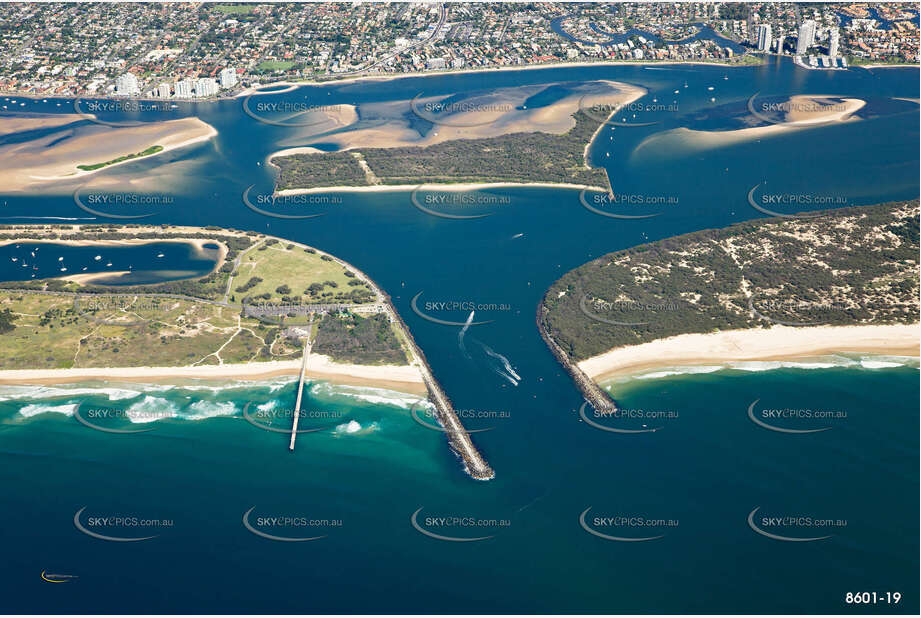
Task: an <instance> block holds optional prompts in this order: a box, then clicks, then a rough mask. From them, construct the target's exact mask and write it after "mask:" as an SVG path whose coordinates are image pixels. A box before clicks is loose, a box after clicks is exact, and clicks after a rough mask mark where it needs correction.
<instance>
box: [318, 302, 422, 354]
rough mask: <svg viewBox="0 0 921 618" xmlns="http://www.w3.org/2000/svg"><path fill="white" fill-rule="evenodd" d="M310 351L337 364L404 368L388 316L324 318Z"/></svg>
mask: <svg viewBox="0 0 921 618" xmlns="http://www.w3.org/2000/svg"><path fill="white" fill-rule="evenodd" d="M313 350H314V351H315V352H317V353H318V354H326V355H329V356H331V357H332V358H334V359H336V360H337V361H339V362H347V363H357V364H362V365H375V364H381V365H405V364H406V363H407V360H406V354H405V352H404V351H403V349H402V347H401V346H400V341H399V339H397V336H396V334H395V333H394V331H393V328H392V327H391V325H390V321H389V320H388V319H387V316H385V315H382V314H375V315H372V316H370V317H367V318H363V317H360V316H357V315H355V314H351V313H338V314H332V313H331V314H326V315H324V316H323V317H322V318H321V319H320V322H319V324H318V326H317V335H316V341H315V342H314V345H313Z"/></svg>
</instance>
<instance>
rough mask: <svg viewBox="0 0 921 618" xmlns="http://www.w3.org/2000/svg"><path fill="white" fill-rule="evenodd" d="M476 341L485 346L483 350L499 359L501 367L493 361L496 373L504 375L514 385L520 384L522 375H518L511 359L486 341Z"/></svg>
mask: <svg viewBox="0 0 921 618" xmlns="http://www.w3.org/2000/svg"><path fill="white" fill-rule="evenodd" d="M474 341H476V342H477V343H478V344H479V345H480V346H481V347H482V348H483V351H484V352H486V354H488V355H489V356H490V357H491V358H494V359H496V360H497V361H499V364H500V365H501V368H500V367H499V366H497V365H496V364H495V363H493V366H492V370H493V371H495V372H496V374H498V375H499V376H500V377H503V378H505V379H506V380H508V381H509V382H511V383H512V385H513V386H518V383H519V382H520V381H521V376H520V375H518V373H517V372H516V371H515V368H514V367H512V364H511V363H510V362H509V360H508V359H507V358H506V357H504V356H503V355H501V354H499V353H498V352H496V351H495V350H493V349H492V348H491V347H489V346H488V345H486V344H485V343H483V342H482V341H477V340H474Z"/></svg>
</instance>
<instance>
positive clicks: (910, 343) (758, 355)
mask: <svg viewBox="0 0 921 618" xmlns="http://www.w3.org/2000/svg"><path fill="white" fill-rule="evenodd" d="M919 334H921V324H894V325H855V326H809V327H791V326H774V327H772V328H764V329H742V330H731V331H721V332H717V333H706V334H698V333H695V334H688V335H677V336H675V337H668V338H666V339H659V340H657V341H651V342H649V343H642V344H639V345H632V346H625V347H621V348H616V349H614V350H611V351H609V352H605V353H604V354H599V355H598V356H593V357H592V358H589V359H586V360H584V361H582V362H580V363H579V368H580V369H582V370H583V371H584V372H585V373H586V374H588V375H589V377H591V378H592V379H594V380H595V381H601V380H605V379H608V378H612V377H616V376H621V375H629V374H633V373H638V372H641V371H646V370H649V369H659V368H666V367H681V366H694V365H714V364H720V363H727V362H734V361H765V360H793V359H806V358H816V357H820V356H823V355H828V354H849V353H853V354H880V355H893V356H912V357H917V356H919V354H921V350H919V347H921V336H919Z"/></svg>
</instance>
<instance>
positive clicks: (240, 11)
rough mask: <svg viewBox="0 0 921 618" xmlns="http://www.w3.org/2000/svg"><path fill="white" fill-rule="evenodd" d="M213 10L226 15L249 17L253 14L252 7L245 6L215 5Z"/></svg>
mask: <svg viewBox="0 0 921 618" xmlns="http://www.w3.org/2000/svg"><path fill="white" fill-rule="evenodd" d="M211 8H212V9H214V10H215V11H217V12H218V13H223V14H225V15H248V14H249V13H252V12H253V7H252V6H246V5H243V4H215V5H214V6H212V7H211Z"/></svg>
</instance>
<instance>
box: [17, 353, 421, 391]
mask: <svg viewBox="0 0 921 618" xmlns="http://www.w3.org/2000/svg"><path fill="white" fill-rule="evenodd" d="M315 357H316V358H315ZM300 369H301V361H300V360H290V361H266V362H260V363H235V364H227V365H204V366H188V365H187V366H183V367H121V368H110V367H86V368H81V369H4V370H0V385H31V384H73V383H77V382H89V381H94V380H103V381H106V382H134V383H138V382H140V383H146V382H148V381H149V382H157V383H159V382H169V381H171V380H186V379H202V380H218V381H222V380H233V381H241V380H242V381H257V380H264V379H265V378H271V377H278V376H289V375H290V376H291V377H292V378H295V379H296V378H297V376H298V374H299V373H300ZM307 379H309V380H328V381H329V382H334V383H336V384H345V385H350V386H374V387H377V388H387V389H390V390H395V391H399V392H403V393H410V394H413V395H422V396H424V395H425V385H424V383H423V382H422V378H421V377H420V376H419V375H418V371H416V368H415V367H413V366H411V365H348V364H339V363H332V362H330V361H329V360H328V357H326V356H323V355H315V356H314V355H311V358H310V362H309V363H308V367H307Z"/></svg>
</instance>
